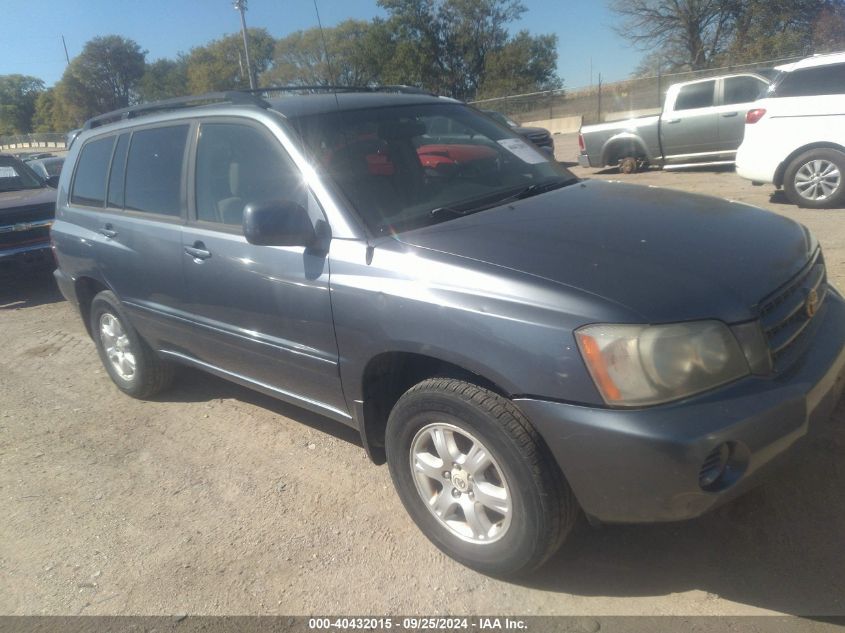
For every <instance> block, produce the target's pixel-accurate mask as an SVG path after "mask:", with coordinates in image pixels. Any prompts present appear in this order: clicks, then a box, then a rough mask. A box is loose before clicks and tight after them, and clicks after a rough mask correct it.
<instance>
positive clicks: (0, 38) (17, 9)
mask: <svg viewBox="0 0 845 633" xmlns="http://www.w3.org/2000/svg"><path fill="white" fill-rule="evenodd" d="M523 2H524V4H525V5H526V7H527V8H528V10H527V11H526V12H525V14H524V15H523V17H522V19H521V20H520V21H519V22H515V23H513V24H512V25H511V27H510V28H511V31H513V32H515V31H518V30H521V29H527V30H528V31H530V32H531V33H532V34H535V35H537V34H548V33H554V34H556V35H557V36H558V75H559V76H560V77H562V78H563V80H564V85H565V86H566V87H568V88H577V87H581V86H588V85H590V84H591V83H594V82H596V81H597V80H598V74H599V73H601V74H602V80H603V81H605V82H608V81H616V80H620V79H625V78H626V77H628V76H629V75H630V74H631V72H632V71H633V70H634V68H635V67H636V66H637V63H638V62H639V60H640V57H641V56H642V53H641V51H638V50H635V49H632V48H630V47H629V46H628V45H627V44H626V43H625V42H624V41H623V40H622V39H621V38H620V37H619V36H618V35H617V34H616V33H615V32H614V31H613V28H612V26H613V25H614V24H615V23H616V19H615V16H614V15H613V14H612V13H611V12H610V11H609V10H608V9H607V6H606V2H605V1H604V0H523ZM317 7H318V9H319V11H320V18H321V20H322V23H323V26H324V27H328V26H334V25H336V24H338V23H339V22H342V21H343V20H345V19H348V18H356V19H363V20H369V19H371V18H373V17H375V16H384V12H383V11H382V10H381V9H380V8H379V7H378V6H377V5H376V1H375V0H343V1H342V2H341V1H338V0H317ZM0 15H2V16H3V20H2V22H3V27H2V32H1V34H0V75H6V74H22V75H32V76H34V77H38V78H40V79H42V80H43V81H44V82H45V84H46V85H47V86H51V85H53V84H54V83H56V82H57V81H58V80H59V79H61V76H62V73H63V72H64V69H65V65H66V61H65V53H64V48H63V47H62V35H64V38H65V41H66V43H67V49H68V54H69V55H70V58H71V59H73V57H74V56H75V55H78V54H79V53H80V52H81V50H82V47H83V46H84V45H85V42H87V41H88V40H90V39H91V38H93V37H95V36H97V35H111V34H116V35H121V36H123V37H128V38H131V39H133V40H135V41H136V42H138V44H139V45H140V46H141V48H143V49H145V50H147V51H148V53H147V61H148V62H151V61H155V60H156V59H160V58H163V57H174V56H175V55H176V54H177V53H179V52H180V51H181V52H188V51H189V50H190V49H191V48H193V47H195V46H200V45H203V44H205V43H206V42H208V41H210V40H212V39H217V38H219V37H221V36H223V35H226V34H230V33H233V32H237V31H239V29H240V18H239V16H238V12H237V11H235V9H234V8H233V6H232V2H231V0H23V1H13V0H0ZM246 20H247V25H248V26H251V27H252V26H254V27H264V28H266V29H267V30H268V31H269V32H270V34H271V35H273V36H274V37H283V36H285V35H287V34H289V33H291V32H293V31H297V30H300V29H307V28H310V27H313V26H316V25H317V18H316V15H315V12H314V2H313V0H249V3H248V11H247V14H246ZM591 70H592V73H591Z"/></svg>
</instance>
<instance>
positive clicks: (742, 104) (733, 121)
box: [716, 75, 769, 157]
mask: <svg viewBox="0 0 845 633" xmlns="http://www.w3.org/2000/svg"><path fill="white" fill-rule="evenodd" d="M719 83H720V84H721V86H720V89H719V92H720V100H719V106H718V107H717V108H716V112H717V113H718V115H719V118H718V121H719V150H720V151H721V152H723V153H725V154H727V155H728V157H732V156H733V155H735V154H736V150H737V149H738V148H739V146H740V145H741V144H742V137H743V135H744V134H745V115H746V114H747V113H748V111H749V110H751V109H753V107H754V102H755V101H756V100H757V99H758V98H760V96H761V95H762V94H763V93H764V92H765V90H766V87H767V86H768V85H769V84H768V83H767V82H765V81H763V80H762V79H760V78H759V77H755V76H753V75H739V76H737V77H725V78H724V79H721V80H719Z"/></svg>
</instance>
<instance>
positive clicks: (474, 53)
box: [376, 0, 557, 100]
mask: <svg viewBox="0 0 845 633" xmlns="http://www.w3.org/2000/svg"><path fill="white" fill-rule="evenodd" d="M379 6H381V7H382V8H383V9H385V10H386V11H387V12H388V18H387V20H386V21H385V22H384V28H383V30H382V31H376V34H379V33H382V34H387V37H386V39H387V42H386V43H383V44H382V46H385V47H386V48H387V50H388V51H389V57H387V59H386V61H385V63H384V66H383V67H382V69H381V74H382V78H383V79H386V80H388V82H389V83H407V84H416V85H420V86H423V87H425V88H428V89H429V90H432V91H434V92H437V93H441V94H446V95H450V96H452V97H455V98H457V99H463V100H468V99H474V98H477V96H478V95H479V91H480V89H481V86H482V84H483V83H484V82H485V78H486V77H487V76H488V74H489V69H490V67H491V65H495V66H496V69H497V70H496V72H497V73H501V72H506V73H508V74H507V76H506V77H498V78H497V79H500V80H502V81H501V82H500V87H499V88H494V87H493V84H492V83H489V82H488V88H487V89H485V90H488V91H489V90H494V89H495V90H502V89H506V86H507V85H508V83H510V84H513V85H517V84H518V85H520V86H522V87H523V88H524V89H526V90H528V91H531V90H537V89H541V85H544V84H547V83H548V82H549V81H551V79H552V78H553V77H554V76H555V72H556V63H557V55H556V54H554V46H555V40H554V39H543V38H542V37H541V38H537V39H536V40H535V41H530V40H531V38H530V36H529V35H528V34H527V33H525V34H522V33H521V34H520V35H518V36H517V37H516V38H510V36H509V34H508V24H510V23H511V22H513V21H515V20H517V19H518V18H519V17H520V16H521V15H522V14H523V13H524V12H525V6H524V5H523V4H522V2H520V1H519V0H442V1H440V2H438V1H437V0H379ZM509 45H512V48H510V49H509V50H506V49H507V47H508V46H509ZM549 45H551V49H550V48H549ZM549 53H551V54H549ZM517 58H521V61H523V62H525V63H529V62H530V63H533V64H535V66H536V65H538V64H540V65H542V66H543V68H542V69H541V70H538V69H537V68H536V67H535V68H534V69H533V70H532V71H530V73H529V74H530V75H531V76H532V78H533V79H532V81H530V82H529V81H523V80H521V79H520V78H519V77H518V76H517V75H519V74H521V73H523V72H524V71H525V69H524V68H517V65H518V63H517V61H518V60H517ZM507 60H509V61H507ZM523 79H524V78H523ZM555 85H557V84H555Z"/></svg>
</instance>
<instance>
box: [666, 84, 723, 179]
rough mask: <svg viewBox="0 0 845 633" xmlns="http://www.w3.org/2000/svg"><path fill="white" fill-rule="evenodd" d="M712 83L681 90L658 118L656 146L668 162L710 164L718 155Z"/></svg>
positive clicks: (717, 126) (685, 87) (716, 117)
mask: <svg viewBox="0 0 845 633" xmlns="http://www.w3.org/2000/svg"><path fill="white" fill-rule="evenodd" d="M715 104H716V80H715V79H708V80H705V81H697V82H695V83H691V84H687V85H685V86H681V88H680V90H679V92H678V95H677V97H676V99H675V102H674V103H673V104H667V105H670V107H671V109H669V110H664V111H663V113H662V114H661V115H660V142H661V145H662V146H663V153H664V155H665V158H666V160H667V161H668V162H675V163H687V162H690V163H691V162H699V161H707V160H712V159H713V155H714V154H716V153H718V151H719V125H718V115H717V114H716V111H715V109H714V106H715Z"/></svg>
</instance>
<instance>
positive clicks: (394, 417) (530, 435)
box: [385, 378, 578, 576]
mask: <svg viewBox="0 0 845 633" xmlns="http://www.w3.org/2000/svg"><path fill="white" fill-rule="evenodd" d="M385 443H386V450H387V461H388V464H389V467H390V474H391V477H392V478H393V483H394V485H395V486H396V489H397V491H398V493H399V497H400V499H401V500H402V503H403V504H404V506H405V509H406V510H407V511H408V513H409V514H410V515H411V518H412V519H413V520H414V522H415V523H416V524H417V526H419V528H420V529H421V530H422V531H423V533H424V534H425V535H426V536H427V537H428V538H429V539H430V540H431V541H432V542H433V543H434V544H435V545H436V546H437V547H438V548H440V549H441V550H442V551H443V552H445V553H446V554H447V555H449V556H451V557H452V558H454V559H455V560H457V561H459V562H460V563H462V564H464V565H466V566H467V567H471V568H473V569H476V570H478V571H480V572H483V573H487V574H491V575H496V576H510V575H515V574H520V573H525V572H528V571H531V570H533V569H535V568H537V567H539V566H540V565H541V564H542V563H543V562H545V561H546V560H547V559H548V558H549V557H550V556H551V555H552V554H553V553H554V552H555V551H556V550H557V549H558V547H559V546H560V544H561V543H562V542H563V541H564V539H565V538H566V536H567V534H568V533H569V532H570V530H571V529H572V525H573V523H574V520H575V517H576V514H577V511H578V510H577V504H576V502H575V498H574V496H573V494H572V491H571V490H570V488H569V486H568V484H567V483H566V481H565V480H564V478H563V475H562V473H561V472H560V469H559V468H558V467H557V464H556V463H555V461H554V459H553V457H552V456H551V455H550V454H549V451H548V449H547V448H546V446H545V444H544V443H543V442H542V440H541V439H540V437H539V435H538V434H537V432H536V431H535V430H534V428H533V427H532V426H531V425H530V424H529V422H528V420H526V418H525V416H524V415H523V414H522V412H521V411H520V410H519V409H518V408H517V407H516V406H515V405H514V404H513V403H512V402H511V401H510V400H508V399H506V398H503V397H502V396H499V395H498V394H496V393H494V392H492V391H489V390H487V389H484V388H482V387H479V386H477V385H473V384H471V383H468V382H464V381H462V380H456V379H450V378H432V379H429V380H425V381H423V382H421V383H419V384H418V385H416V386H414V387H412V388H411V389H410V390H408V391H407V392H406V393H405V394H404V395H403V396H402V397H401V398H400V399H399V401H398V402H397V403H396V406H395V407H394V408H393V411H391V413H390V417H389V420H388V423H387V430H386V442H385Z"/></svg>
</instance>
